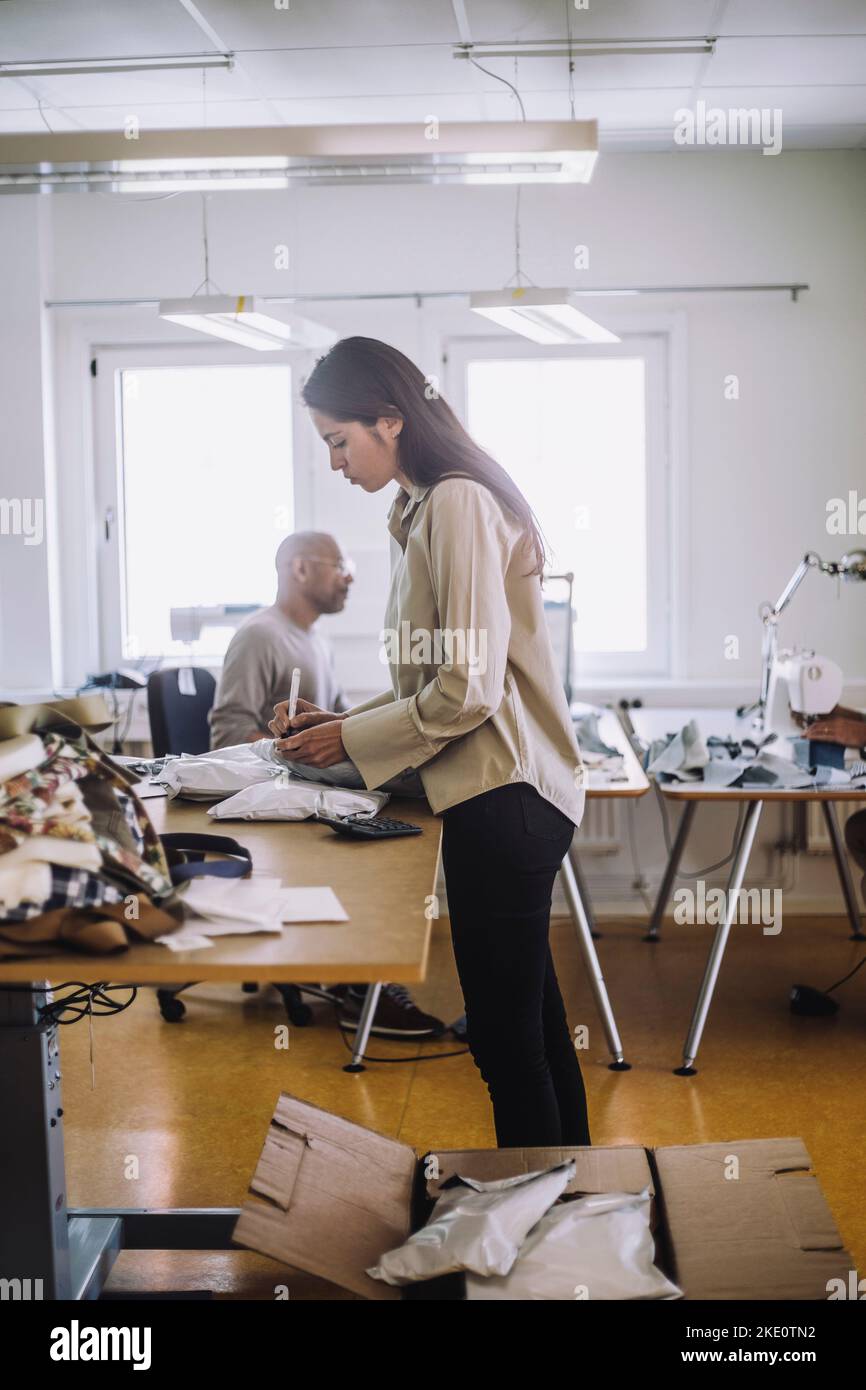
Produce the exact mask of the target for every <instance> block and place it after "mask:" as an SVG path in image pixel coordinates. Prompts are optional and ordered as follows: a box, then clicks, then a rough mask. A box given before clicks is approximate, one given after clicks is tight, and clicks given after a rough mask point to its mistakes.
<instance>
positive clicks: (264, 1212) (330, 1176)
mask: <svg viewBox="0 0 866 1390" xmlns="http://www.w3.org/2000/svg"><path fill="white" fill-rule="evenodd" d="M416 1167H417V1160H416V1158H415V1152H414V1150H413V1149H411V1148H409V1146H408V1145H407V1144H400V1143H398V1142H397V1141H396V1140H394V1139H388V1138H386V1137H385V1136H383V1135H381V1134H375V1133H373V1131H372V1130H369V1129H364V1128H362V1126H361V1125H355V1124H351V1123H350V1122H349V1121H348V1120H343V1119H341V1118H340V1117H339V1116H337V1115H331V1114H328V1112H327V1111H325V1110H320V1109H318V1107H317V1106H315V1105H309V1104H307V1103H306V1102H304V1101H300V1100H295V1099H294V1098H293V1097H292V1096H288V1095H281V1096H280V1098H279V1100H278V1101H277V1105H276V1109H275V1110H274V1114H273V1117H272V1119H271V1122H270V1126H269V1128H268V1134H267V1138H266V1139H265V1145H264V1148H263V1150H262V1153H261V1157H260V1158H259V1162H258V1164H257V1166H256V1170H255V1173H254V1174H253V1177H252V1181H251V1183H250V1192H251V1193H252V1194H254V1198H255V1199H258V1200H248V1201H246V1202H245V1203H244V1205H243V1207H242V1209H241V1214H240V1216H239V1218H238V1221H237V1225H236V1226H235V1230H234V1237H233V1238H234V1240H235V1242H236V1243H237V1244H239V1245H245V1246H247V1247H248V1248H249V1249H252V1250H258V1251H260V1252H261V1253H262V1254H264V1255H270V1256H271V1257H272V1258H273V1259H276V1260H280V1261H281V1262H282V1263H284V1264H287V1265H292V1266H293V1267H294V1268H296V1269H303V1270H307V1271H308V1272H309V1273H311V1274H317V1275H319V1276H320V1277H321V1278H323V1279H329V1280H330V1281H331V1282H332V1283H334V1284H339V1285H341V1287H343V1288H347V1289H350V1290H351V1291H352V1292H354V1293H360V1294H362V1295H363V1296H364V1297H366V1298H399V1296H400V1295H399V1290H398V1289H394V1288H392V1287H391V1286H390V1285H387V1284H383V1283H381V1281H379V1280H376V1279H371V1278H370V1276H369V1275H368V1274H366V1272H365V1271H366V1269H367V1268H368V1267H369V1266H371V1265H373V1264H376V1263H377V1262H378V1260H379V1257H380V1255H382V1254H383V1253H384V1252H385V1251H386V1250H392V1249H394V1248H395V1247H396V1246H398V1245H401V1244H402V1243H403V1241H404V1240H405V1239H406V1237H407V1236H408V1234H409V1231H410V1229H411V1209H412V1193H413V1186H414V1182H415V1173H416Z"/></svg>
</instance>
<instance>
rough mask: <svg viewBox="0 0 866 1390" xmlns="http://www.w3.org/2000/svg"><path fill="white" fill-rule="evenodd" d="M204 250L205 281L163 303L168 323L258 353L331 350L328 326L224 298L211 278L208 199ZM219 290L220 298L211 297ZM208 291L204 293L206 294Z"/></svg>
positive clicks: (245, 299) (243, 298) (241, 297)
mask: <svg viewBox="0 0 866 1390" xmlns="http://www.w3.org/2000/svg"><path fill="white" fill-rule="evenodd" d="M201 202H202V250H203V254H204V279H203V280H202V282H201V284H200V285H199V286H198V289H197V290H196V291H195V292H194V294H192V295H190V297H189V298H188V299H161V300H160V302H159V307H158V311H157V312H158V313H159V317H160V318H161V319H165V320H166V321H167V322H168V323H176V324H179V325H180V327H181V328H194V329H195V330H196V331H197V332H199V333H209V334H210V335H211V336H212V337H214V338H225V339H227V340H228V341H229V342H230V343H239V344H240V345H241V347H248V348H254V349H255V350H256V352H279V351H282V350H284V349H286V348H292V347H295V348H327V347H330V346H331V344H332V343H334V342H336V338H337V335H336V333H334V331H333V330H332V329H330V328H326V327H325V326H324V324H321V323H314V322H313V321H312V319H307V318H301V317H300V316H298V315H292V316H291V317H290V318H289V319H288V320H286V319H278V318H274V316H273V315H272V314H266V313H263V312H262V310H261V308H260V307H259V301H258V300H257V299H256V297H255V295H252V294H223V293H222V292H221V291H220V290H219V286H218V285H215V284H214V283H213V281H212V280H211V278H210V244H209V241H208V228H207V198H206V197H204V196H203V197H202V200H201ZM211 290H216V291H217V293H216V294H212V293H210V291H211ZM202 291H204V293H202Z"/></svg>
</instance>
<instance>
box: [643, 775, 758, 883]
mask: <svg viewBox="0 0 866 1390" xmlns="http://www.w3.org/2000/svg"><path fill="white" fill-rule="evenodd" d="M653 791H654V792H655V794H656V801H657V802H658V808H659V812H660V814H661V818H662V830H663V833H664V838H665V848H666V850H667V852H668V855H670V854H671V853H672V851H673V840H672V839H671V828H670V821H669V820H668V808H667V805H666V803H665V799H664V797H663V795H662V793H661V791H660V789H659V785H658V782H656V781H655V780H654V781H653ZM744 813H745V802H743V801H741V802H740V806H739V810H738V811H737V824H736V826H735V827H734V835H733V840H732V843H731V849H730V852H729V853H728V854H726V855H725V857H724V859H720V860H719V862H718V863H717V864H709V865H707V867H706V868H705V869H680V870H679V871H678V873H677V878H703V877H704V875H705V874H711V873H714V872H715V870H716V869H723V868H724V867H725V865H726V864H730V862H731V860H732V859H733V857H734V855H735V854H736V852H737V845H738V843H739V839H740V831H741V830H742V828H743V815H744Z"/></svg>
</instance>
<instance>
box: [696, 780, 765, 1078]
mask: <svg viewBox="0 0 866 1390" xmlns="http://www.w3.org/2000/svg"><path fill="white" fill-rule="evenodd" d="M763 808H764V803H763V801H751V802H749V809H748V810H747V812H746V819H745V821H744V823H743V829H742V831H741V832H740V838H739V841H738V843H737V849H736V853H735V854H734V862H733V864H732V865H731V873H730V877H729V878H728V886H727V889H726V891H725V915H724V919H723V920H722V921H721V922H720V923H719V925H718V926H717V927H716V934H715V936H714V938H713V944H712V947H711V948H710V954H709V958H708V960H707V965H706V969H705V971H704V978H703V980H702V981H701V988H700V991H699V993H698V998H697V1003H696V1004H695V1010H694V1013H693V1014H692V1021H691V1026H690V1027H689V1033H688V1037H687V1038H686V1045H685V1047H684V1049H683V1064H682V1066H681V1067H677V1068H676V1069H675V1075H677V1076H693V1075H694V1073H695V1066H694V1062H695V1059H696V1058H697V1055H698V1048H699V1047H700V1045H701V1038H702V1036H703V1032H704V1025H705V1024H706V1021H707V1014H708V1013H709V1011H710V1004H711V1003H712V998H713V992H714V990H715V988H716V980H717V979H718V975H719V970H720V969H721V965H722V957H723V955H724V954H725V946H726V945H727V941H728V935H729V933H730V930H731V925H732V923H733V919H734V915H735V913H736V911H737V905H738V902H739V896H740V889H741V888H742V886H743V879H744V878H745V876H746V869H747V867H748V863H749V856H750V854H751V853H752V846H753V844H754V843H755V833H756V831H757V829H758V821H759V820H760V819H761V811H762V810H763Z"/></svg>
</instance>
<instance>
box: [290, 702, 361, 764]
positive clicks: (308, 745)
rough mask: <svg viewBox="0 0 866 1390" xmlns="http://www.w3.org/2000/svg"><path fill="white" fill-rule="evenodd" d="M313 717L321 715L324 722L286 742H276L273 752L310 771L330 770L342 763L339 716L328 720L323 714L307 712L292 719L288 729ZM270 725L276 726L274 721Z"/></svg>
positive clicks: (320, 721)
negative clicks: (314, 768) (306, 767)
mask: <svg viewBox="0 0 866 1390" xmlns="http://www.w3.org/2000/svg"><path fill="white" fill-rule="evenodd" d="M316 715H324V716H325V717H324V720H319V721H318V722H317V723H315V724H314V725H313V726H311V727H309V728H306V729H302V730H301V731H300V732H299V733H293V734H290V735H289V737H288V738H278V739H276V741H275V743H274V748H275V749H276V751H277V752H278V753H283V754H284V755H285V756H286V757H287V758H292V759H293V760H294V761H295V762H298V763H307V764H308V765H309V766H310V767H331V766H332V765H333V764H334V763H342V762H344V761H345V759H346V750H345V748H344V747H343V735H342V729H341V725H342V722H343V721H342V719H341V717H340V716H339V715H334V716H328V715H327V714H325V711H324V710H316V711H310V712H308V713H307V714H304V715H301V716H297V715H296V716H295V718H294V719H293V720H292V726H293V727H294V725H295V724H297V723H298V720H299V718H301V719H310V718H314V717H315V716H316ZM273 722H274V723H276V720H274V721H273Z"/></svg>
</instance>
